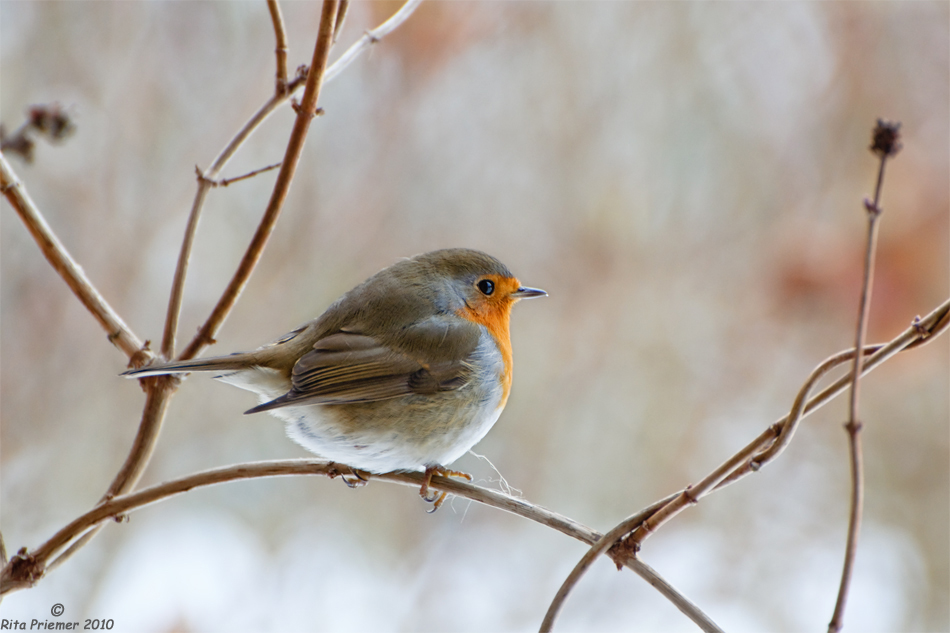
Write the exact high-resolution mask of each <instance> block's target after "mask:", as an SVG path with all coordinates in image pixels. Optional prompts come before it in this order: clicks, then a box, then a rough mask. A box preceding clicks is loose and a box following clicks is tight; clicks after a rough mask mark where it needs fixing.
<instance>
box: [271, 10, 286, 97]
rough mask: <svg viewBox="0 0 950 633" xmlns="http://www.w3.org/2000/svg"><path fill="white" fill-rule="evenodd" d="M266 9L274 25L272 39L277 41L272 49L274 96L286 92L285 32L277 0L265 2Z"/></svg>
mask: <svg viewBox="0 0 950 633" xmlns="http://www.w3.org/2000/svg"><path fill="white" fill-rule="evenodd" d="M267 9H268V10H269V11H270V19H271V22H272V23H273V24H274V38H275V39H276V40H277V44H276V46H275V47H274V53H275V54H276V55H277V82H276V88H275V94H277V95H283V94H285V93H286V92H287V32H286V31H285V30H284V16H282V15H281V14H280V4H278V3H277V0H267Z"/></svg>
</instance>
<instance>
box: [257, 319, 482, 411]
mask: <svg viewBox="0 0 950 633" xmlns="http://www.w3.org/2000/svg"><path fill="white" fill-rule="evenodd" d="M454 321H459V320H458V319H455V320H448V319H429V320H426V321H423V322H420V323H417V324H414V325H413V326H410V327H408V328H405V329H404V330H403V331H402V332H401V333H400V335H399V336H398V337H396V340H395V342H394V343H393V345H384V344H382V343H380V341H379V340H378V339H377V338H376V337H373V336H369V335H366V334H360V333H357V332H351V331H345V330H344V331H338V332H335V333H333V334H330V335H329V336H325V337H324V338H322V339H320V340H319V341H317V342H316V343H315V344H314V346H313V349H312V350H311V351H310V352H307V353H306V354H304V355H303V356H302V357H301V358H300V360H298V361H297V364H296V365H294V368H293V372H292V374H291V382H292V385H293V386H292V388H291V390H290V391H289V392H287V393H286V394H284V395H283V396H281V397H279V398H277V399H276V400H272V401H270V402H266V403H264V404H262V405H259V406H257V407H254V408H253V409H251V410H249V411H248V413H256V412H258V411H267V410H269V409H276V408H278V407H286V406H295V405H301V404H347V403H355V402H372V401H376V400H385V399H388V398H395V397H398V396H403V395H407V394H432V393H436V392H439V391H449V390H453V389H458V388H460V387H462V386H463V385H465V384H466V383H467V381H468V377H469V375H470V370H469V366H468V364H467V361H468V358H469V356H470V355H471V353H472V352H473V351H474V350H475V348H476V346H477V344H478V336H479V331H478V326H475V325H473V324H471V323H468V322H467V321H461V323H455V322H454Z"/></svg>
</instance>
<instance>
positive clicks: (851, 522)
mask: <svg viewBox="0 0 950 633" xmlns="http://www.w3.org/2000/svg"><path fill="white" fill-rule="evenodd" d="M899 130H900V123H890V122H887V121H883V120H881V119H878V121H877V126H876V127H875V128H874V132H873V137H874V140H873V143H872V145H871V151H872V152H874V153H875V154H877V155H878V156H879V157H880V159H881V162H880V166H879V167H878V171H877V184H876V185H875V187H874V201H873V202H868V201H865V203H864V207H865V210H866V211H867V218H868V231H867V245H866V248H865V251H864V280H863V283H862V285H861V302H860V305H859V306H858V323H857V326H856V327H855V343H854V349H855V350H857V352H856V353H855V355H854V369H853V370H852V371H851V376H852V382H851V399H850V402H849V407H848V423H847V424H845V429H846V430H847V432H848V444H849V448H850V450H849V455H850V459H851V513H850V516H849V518H848V544H847V546H846V548H845V556H844V566H843V568H842V570H841V585H840V587H839V588H838V599H837V601H836V602H835V610H834V614H833V615H832V617H831V622H829V623H828V631H829V633H837V631H840V630H841V627H842V626H843V624H844V610H845V606H846V604H847V601H848V591H849V588H850V585H851V575H852V572H853V571H854V559H855V556H856V554H857V549H858V535H859V533H860V531H861V516H862V513H863V508H864V459H863V452H862V451H861V418H860V416H859V415H858V402H859V399H860V389H861V372H860V370H859V368H860V367H861V360H862V354H863V351H864V340H865V338H866V337H867V328H868V315H869V314H870V310H871V290H872V289H873V287H874V260H875V255H876V253H877V235H878V227H879V224H878V220H880V218H881V214H882V210H881V206H880V202H881V186H882V185H883V184H884V165H885V164H887V158H888V157H889V156H893V155H894V154H896V153H897V152H898V150H899V149H900V143H899V141H898V139H899V138H900V136H899Z"/></svg>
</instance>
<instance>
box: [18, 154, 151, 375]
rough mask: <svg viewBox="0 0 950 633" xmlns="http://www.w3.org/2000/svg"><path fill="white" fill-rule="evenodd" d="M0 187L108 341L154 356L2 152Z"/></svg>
mask: <svg viewBox="0 0 950 633" xmlns="http://www.w3.org/2000/svg"><path fill="white" fill-rule="evenodd" d="M0 189H2V191H3V195H4V196H5V197H6V199H7V201H8V202H9V203H10V205H11V206H12V207H13V209H14V210H15V211H16V212H17V215H19V216H20V219H21V220H22V221H23V224H25V225H26V228H27V230H28V231H29V232H30V234H31V235H32V236H33V239H34V240H35V241H36V244H37V245H38V246H39V247H40V250H41V251H42V252H43V255H44V256H46V259H47V261H49V263H50V265H51V266H52V267H53V270H55V271H56V272H57V273H59V276H60V277H62V278H63V281H65V282H66V285H67V286H69V288H70V290H72V291H73V294H75V295H76V296H77V297H78V298H79V300H80V301H81V302H82V304H83V305H84V306H86V309H87V310H89V312H91V313H92V315H93V316H94V317H95V318H96V321H98V322H99V324H100V325H101V326H102V328H103V329H104V330H105V331H106V334H107V335H108V338H109V342H110V343H112V344H113V345H115V346H116V347H118V348H119V349H120V350H122V352H123V353H124V354H125V355H126V356H128V357H129V358H130V359H133V360H139V361H141V360H145V359H148V358H151V357H152V353H151V352H150V351H149V350H148V349H147V345H146V344H145V343H143V342H142V340H141V339H139V337H137V336H136V335H135V333H133V332H132V330H131V328H129V326H128V325H126V324H125V321H123V320H122V317H120V316H119V315H118V313H116V311H115V310H113V309H112V306H110V305H109V303H108V302H107V301H106V300H105V298H104V297H103V296H102V294H101V293H100V292H99V291H98V290H97V289H96V287H95V286H93V285H92V282H91V281H89V278H88V277H86V273H84V272H83V270H82V268H81V267H80V266H79V264H77V263H76V261H75V260H74V259H73V258H72V256H71V255H70V254H69V252H68V251H67V250H66V247H65V246H63V243H62V242H60V241H59V238H58V237H56V234H55V233H53V229H51V228H50V226H49V224H47V223H46V220H45V219H44V218H43V214H42V213H41V212H40V210H39V209H38V208H37V207H36V204H34V202H33V200H32V199H31V198H30V194H29V193H27V191H26V187H25V186H24V185H23V183H22V182H21V181H20V179H19V178H18V177H17V175H16V173H14V171H13V168H12V167H10V164H9V163H8V162H7V159H6V158H5V157H4V156H3V154H2V153H0Z"/></svg>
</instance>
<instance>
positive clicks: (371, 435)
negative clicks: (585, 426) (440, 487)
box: [123, 248, 547, 511]
mask: <svg viewBox="0 0 950 633" xmlns="http://www.w3.org/2000/svg"><path fill="white" fill-rule="evenodd" d="M546 295H547V293H546V292H545V291H544V290H540V289H537V288H529V287H525V286H522V285H521V282H519V281H518V278H517V277H515V276H514V275H513V274H512V273H511V271H510V270H509V269H508V267H507V266H505V265H504V264H503V263H501V262H500V261H499V260H498V259H496V258H495V257H492V256H491V255H488V254H486V253H483V252H481V251H477V250H472V249H467V248H448V249H442V250H436V251H432V252H428V253H423V254H421V255H416V256H415V257H411V258H408V259H403V260H401V261H398V262H396V263H395V264H393V265H391V266H389V267H388V268H384V269H383V270H381V271H379V272H378V273H376V274H375V275H373V276H371V277H369V278H368V279H367V280H366V281H364V282H363V283H361V284H359V285H358V286H356V287H355V288H353V289H352V290H350V291H349V292H347V293H345V294H344V295H343V296H341V297H340V298H339V299H337V300H336V301H335V302H334V303H333V304H331V305H330V307H329V308H327V310H326V311H325V312H324V313H323V314H322V315H320V316H319V317H317V318H316V319H314V320H312V321H310V322H308V323H305V324H304V325H302V326H300V327H298V328H297V329H295V330H293V331H291V332H289V333H287V334H285V335H284V336H281V337H280V338H278V339H276V340H275V341H273V342H271V343H268V344H266V345H264V346H262V347H260V348H258V349H256V350H254V351H251V352H239V353H234V354H230V355H228V356H218V357H210V358H198V359H192V360H183V361H171V362H164V363H153V364H151V365H147V366H144V367H141V368H135V369H131V370H129V371H126V372H125V373H124V374H123V375H124V376H126V377H129V378H147V377H150V376H159V375H166V374H180V373H187V372H198V371H217V372H220V374H219V375H218V376H215V377H216V378H217V379H219V380H221V381H223V382H225V383H229V384H231V385H234V386H236V387H240V388H242V389H245V390H248V391H251V392H254V393H256V394H257V395H258V397H259V400H260V404H259V405H257V406H255V407H253V408H251V409H249V410H247V411H245V413H248V414H251V413H259V412H263V411H266V412H268V413H270V414H272V415H274V416H275V417H277V418H279V419H281V420H283V421H284V422H285V424H286V431H287V434H288V436H290V438H291V439H293V440H294V441H296V442H297V443H299V444H300V445H301V446H303V447H304V448H306V449H308V450H309V451H311V452H313V453H315V454H316V455H318V456H320V457H322V458H324V459H327V460H330V461H332V462H335V463H339V464H345V465H347V466H348V467H349V468H350V469H352V470H353V474H355V476H356V478H357V479H363V477H361V476H360V475H359V472H360V471H364V472H367V473H375V474H380V473H386V472H392V471H400V470H403V471H420V470H421V471H424V473H425V476H424V479H423V484H422V486H421V488H420V491H419V493H420V495H421V496H422V498H423V499H425V500H426V501H429V502H431V503H434V504H435V505H434V507H433V511H434V510H435V509H437V508H438V507H439V506H440V505H441V504H442V502H443V501H444V500H445V497H446V493H445V492H443V493H441V495H438V494H436V495H432V496H430V495H429V492H428V491H429V485H430V484H431V479H432V476H433V475H435V474H439V475H447V476H457V477H464V478H467V479H469V480H470V479H471V477H470V476H469V475H467V474H466V473H462V472H459V471H453V470H449V469H448V468H446V466H448V465H450V464H451V463H452V462H454V461H455V460H457V459H458V458H459V457H461V456H462V455H464V454H465V453H466V452H468V451H469V449H471V448H472V447H473V446H474V445H475V444H477V443H478V442H479V441H480V440H481V439H482V438H483V437H484V436H485V435H486V434H487V433H488V431H489V430H490V429H491V428H492V426H494V424H495V422H496V421H497V420H498V417H499V416H500V415H501V412H502V410H503V409H504V408H505V404H506V403H507V401H508V395H509V393H510V391H511V384H512V349H511V338H510V334H509V319H510V314H511V308H512V306H513V305H514V304H515V303H516V302H518V301H519V300H521V299H530V298H535V297H541V296H546ZM344 481H347V484H348V485H353V484H354V483H356V480H348V479H346V478H344Z"/></svg>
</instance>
